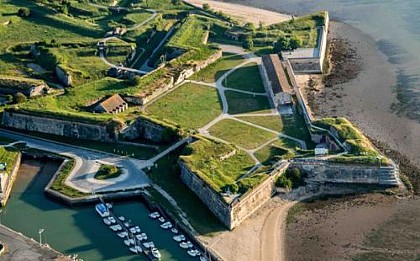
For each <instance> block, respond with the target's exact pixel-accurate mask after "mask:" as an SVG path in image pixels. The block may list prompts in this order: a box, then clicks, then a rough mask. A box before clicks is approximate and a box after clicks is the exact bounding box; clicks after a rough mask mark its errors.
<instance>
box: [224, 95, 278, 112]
mask: <svg viewBox="0 0 420 261" xmlns="http://www.w3.org/2000/svg"><path fill="white" fill-rule="evenodd" d="M225 95H226V99H227V101H228V106H229V111H228V112H229V114H241V113H266V112H271V106H270V104H269V103H268V98H267V96H261V95H255V96H254V95H251V94H245V93H239V92H235V91H226V92H225Z"/></svg>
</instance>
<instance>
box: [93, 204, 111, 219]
mask: <svg viewBox="0 0 420 261" xmlns="http://www.w3.org/2000/svg"><path fill="white" fill-rule="evenodd" d="M95 210H96V212H98V214H99V215H100V216H101V217H107V216H109V211H108V208H107V207H106V206H105V205H104V204H102V203H100V204H96V205H95Z"/></svg>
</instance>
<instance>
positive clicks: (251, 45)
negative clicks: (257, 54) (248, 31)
mask: <svg viewBox="0 0 420 261" xmlns="http://www.w3.org/2000/svg"><path fill="white" fill-rule="evenodd" d="M242 47H243V48H244V49H247V50H251V49H252V48H254V41H252V37H251V36H250V35H248V36H247V37H246V39H245V40H244V41H243V43H242Z"/></svg>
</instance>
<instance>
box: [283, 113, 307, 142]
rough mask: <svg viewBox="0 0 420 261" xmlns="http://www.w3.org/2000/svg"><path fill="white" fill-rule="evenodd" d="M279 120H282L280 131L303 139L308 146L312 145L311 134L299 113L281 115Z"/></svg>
mask: <svg viewBox="0 0 420 261" xmlns="http://www.w3.org/2000/svg"><path fill="white" fill-rule="evenodd" d="M281 120H282V122H283V130H282V132H283V133H284V134H286V135H289V136H291V137H294V138H297V139H300V140H304V141H306V144H307V145H310V146H309V147H311V146H312V141H311V135H310V133H309V130H308V128H307V127H306V123H305V120H304V118H303V116H302V115H301V114H299V113H294V114H293V115H281Z"/></svg>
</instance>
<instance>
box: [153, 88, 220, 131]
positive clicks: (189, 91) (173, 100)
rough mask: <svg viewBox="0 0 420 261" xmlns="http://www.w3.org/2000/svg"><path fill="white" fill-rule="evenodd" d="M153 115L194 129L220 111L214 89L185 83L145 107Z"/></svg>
mask: <svg viewBox="0 0 420 261" xmlns="http://www.w3.org/2000/svg"><path fill="white" fill-rule="evenodd" d="M147 111H148V113H150V114H151V115H153V116H154V117H156V118H158V119H161V120H164V121H165V120H166V121H169V122H172V123H176V124H179V125H180V126H182V127H185V128H189V129H196V128H200V127H203V126H204V125H206V124H207V123H209V122H210V121H211V120H213V119H214V118H216V117H217V116H218V115H219V114H220V113H221V112H222V110H221V105H220V102H219V96H218V94H217V91H216V89H213V88H209V87H206V86H202V85H198V84H192V83H187V84H183V85H182V86H180V87H178V89H176V90H175V91H173V92H171V93H169V94H167V95H166V96H164V97H162V98H161V99H159V100H157V101H156V102H154V103H153V104H151V105H149V106H148V107H147Z"/></svg>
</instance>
